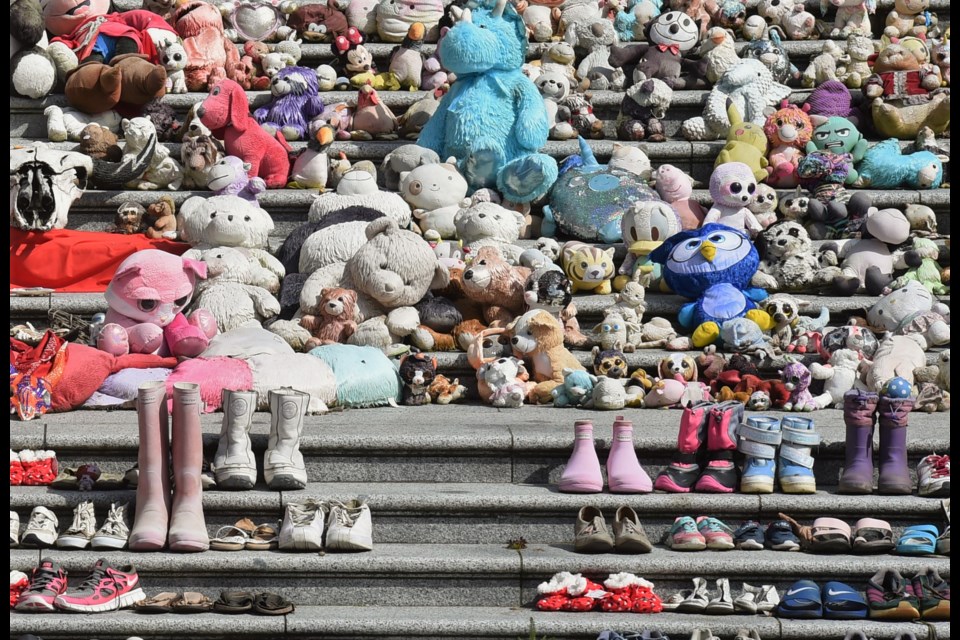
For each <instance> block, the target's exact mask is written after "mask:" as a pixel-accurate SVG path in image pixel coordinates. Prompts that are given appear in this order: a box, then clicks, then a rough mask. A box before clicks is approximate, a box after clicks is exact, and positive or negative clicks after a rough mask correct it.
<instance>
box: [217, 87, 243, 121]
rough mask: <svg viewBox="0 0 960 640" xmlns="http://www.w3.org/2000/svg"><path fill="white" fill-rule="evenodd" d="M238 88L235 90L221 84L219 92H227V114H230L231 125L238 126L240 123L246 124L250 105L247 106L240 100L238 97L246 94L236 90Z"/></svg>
mask: <svg viewBox="0 0 960 640" xmlns="http://www.w3.org/2000/svg"><path fill="white" fill-rule="evenodd" d="M238 88H239V87H237V88H235V87H234V86H226V84H225V83H221V89H220V90H221V91H225V92H227V94H228V95H227V100H228V105H227V112H228V113H229V114H230V121H231V122H232V123H233V125H234V126H235V127H236V126H239V125H241V123H243V122H246V121H247V119H248V118H249V117H250V105H248V104H247V101H246V99H240V98H239V97H238V96H240V95H243V96H244V97H245V96H246V94H244V93H243V90H242V89H240V90H239V91H238V90H237V89H238Z"/></svg>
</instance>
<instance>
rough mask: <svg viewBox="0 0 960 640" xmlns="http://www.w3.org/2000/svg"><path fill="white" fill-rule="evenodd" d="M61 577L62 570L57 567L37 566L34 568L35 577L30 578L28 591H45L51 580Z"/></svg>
mask: <svg viewBox="0 0 960 640" xmlns="http://www.w3.org/2000/svg"><path fill="white" fill-rule="evenodd" d="M58 579H60V572H59V571H58V570H56V569H48V568H46V567H37V568H36V569H34V570H33V577H32V578H31V579H30V586H29V587H28V588H27V591H43V590H45V589H46V588H47V587H48V586H49V585H50V583H51V582H53V581H54V580H58Z"/></svg>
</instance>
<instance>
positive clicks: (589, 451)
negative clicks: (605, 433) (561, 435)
mask: <svg viewBox="0 0 960 640" xmlns="http://www.w3.org/2000/svg"><path fill="white" fill-rule="evenodd" d="M559 488H560V491H563V492H564V493H600V492H601V491H603V474H602V473H601V471H600V459H599V458H597V449H596V447H594V444H593V422H591V421H590V420H577V421H576V422H574V423H573V453H572V454H570V459H569V460H567V466H566V467H564V468H563V475H561V476H560V487H559Z"/></svg>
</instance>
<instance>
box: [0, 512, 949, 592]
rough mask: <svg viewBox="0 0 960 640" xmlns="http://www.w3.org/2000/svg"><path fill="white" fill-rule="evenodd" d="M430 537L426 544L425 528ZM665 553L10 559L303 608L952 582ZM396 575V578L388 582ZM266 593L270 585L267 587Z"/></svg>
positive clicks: (809, 561)
mask: <svg viewBox="0 0 960 640" xmlns="http://www.w3.org/2000/svg"><path fill="white" fill-rule="evenodd" d="M424 533H425V535H426V536H427V537H429V533H428V530H424ZM693 555H694V554H691V553H690V552H683V551H673V550H670V549H665V548H661V547H657V548H655V549H654V550H653V551H652V552H651V553H650V554H647V555H645V556H643V558H642V564H641V565H639V566H638V564H637V561H638V558H637V556H635V555H615V554H600V555H585V554H578V553H574V552H573V550H572V547H571V546H568V545H556V546H548V545H540V544H531V545H529V546H528V547H527V548H526V549H523V550H513V549H509V548H507V546H506V544H505V543H504V544H498V545H477V544H469V545H460V544H430V543H426V544H376V543H375V545H374V549H373V551H368V552H361V553H336V552H328V553H324V552H321V553H312V552H311V553H293V552H290V553H288V552H283V551H233V552H225V551H206V552H203V553H198V554H172V553H162V552H161V553H134V552H129V551H115V552H99V551H60V550H53V549H44V550H26V549H13V550H11V551H10V568H11V570H20V571H29V570H30V569H31V568H33V567H34V566H36V564H37V563H38V562H39V561H40V559H41V558H50V559H52V560H54V561H55V562H58V563H60V564H61V565H62V566H63V568H64V570H65V571H66V572H67V574H68V577H70V576H73V577H75V578H84V577H86V575H87V574H88V572H89V570H90V568H91V567H92V566H93V565H94V563H95V562H96V561H97V560H98V559H99V558H105V559H106V560H107V561H108V562H110V563H111V564H117V565H124V564H129V563H132V564H133V565H134V566H135V567H136V568H137V572H138V573H139V575H140V580H141V585H142V588H143V589H144V590H145V591H146V593H148V594H154V593H158V592H161V591H186V590H189V591H199V592H202V593H204V594H206V595H207V596H208V597H210V598H213V599H215V598H216V597H217V595H218V594H219V592H220V590H221V589H243V590H253V589H257V588H269V589H270V590H271V591H274V592H275V593H279V594H280V595H282V596H284V597H286V598H287V599H288V600H292V601H293V602H295V603H297V604H301V605H325V606H328V605H334V606H404V605H407V604H410V603H415V602H417V603H423V602H431V603H434V604H435V605H436V606H437V607H451V606H488V607H515V606H531V605H533V603H534V602H536V600H537V585H538V584H540V583H541V582H543V581H545V580H548V579H549V578H550V576H552V575H553V574H555V573H557V572H560V571H570V572H572V573H584V574H586V575H588V576H590V577H593V578H594V579H596V578H598V577H599V578H600V579H603V578H605V577H606V576H607V575H609V574H611V573H617V572H620V571H629V572H636V573H638V574H639V575H642V576H643V577H644V578H646V579H648V580H651V581H652V582H653V583H654V584H655V585H656V590H657V592H658V594H660V595H661V596H662V597H665V596H666V595H668V594H670V593H673V592H675V591H679V590H680V589H683V588H689V584H690V580H691V579H692V578H694V577H698V576H702V577H705V578H707V580H708V581H711V587H712V580H714V579H716V578H719V577H727V578H730V579H731V582H733V584H732V585H731V587H732V589H733V591H734V592H735V593H739V592H740V591H741V589H742V584H741V583H742V582H747V583H749V584H754V585H755V584H772V585H775V586H777V588H778V589H781V590H783V589H787V588H789V586H790V585H791V584H793V582H795V581H796V580H800V579H811V580H816V581H819V582H823V581H827V580H840V581H842V582H847V583H850V584H851V586H854V587H856V588H858V589H864V588H865V587H866V582H867V580H868V579H869V578H870V577H871V576H872V575H873V574H874V573H876V572H877V571H879V570H881V569H888V568H889V569H895V570H897V571H899V572H900V573H901V574H904V575H906V576H908V577H912V576H913V575H915V574H916V573H918V572H920V571H923V570H924V568H925V567H927V566H932V567H934V568H936V569H937V570H938V571H939V572H940V574H941V576H943V577H944V578H945V579H947V580H949V579H950V561H949V559H948V558H936V557H922V558H918V557H912V558H911V557H904V556H890V555H882V556H852V555H812V554H806V553H796V552H794V553H790V552H785V551H728V552H714V551H702V552H698V553H696V554H695V557H693ZM387 576H389V580H386V579H385V578H386V577H387ZM266 585H269V587H266Z"/></svg>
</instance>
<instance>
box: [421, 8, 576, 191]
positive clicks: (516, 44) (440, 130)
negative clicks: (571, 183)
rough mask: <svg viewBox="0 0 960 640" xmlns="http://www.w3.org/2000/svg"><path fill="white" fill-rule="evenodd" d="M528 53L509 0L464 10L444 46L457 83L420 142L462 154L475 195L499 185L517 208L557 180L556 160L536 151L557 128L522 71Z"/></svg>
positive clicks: (460, 166)
mask: <svg viewBox="0 0 960 640" xmlns="http://www.w3.org/2000/svg"><path fill="white" fill-rule="evenodd" d="M526 53H527V41H526V31H525V27H524V24H523V20H521V18H520V16H519V15H517V12H516V10H515V9H514V8H513V7H512V6H507V2H506V0H498V1H497V4H496V6H495V7H494V8H493V9H489V8H486V7H484V6H482V5H481V6H480V7H478V8H476V9H474V10H472V11H471V10H470V9H465V10H464V12H463V17H462V18H461V20H460V21H459V22H457V24H456V25H455V26H454V27H453V28H452V29H450V31H448V32H447V34H446V36H444V38H443V41H442V42H441V43H440V57H441V59H442V60H443V65H444V67H446V69H447V70H448V71H450V72H452V73H455V74H456V76H457V81H456V82H455V83H454V84H453V85H452V86H451V88H450V91H449V92H448V93H447V94H446V95H445V96H444V97H443V99H442V100H441V101H440V105H439V106H438V107H437V110H436V112H434V114H433V116H431V117H430V120H428V121H427V124H426V125H425V126H424V127H423V130H422V131H421V132H420V138H419V139H418V141H417V144H419V145H420V146H422V147H426V148H428V149H432V150H433V151H436V152H437V153H438V154H439V155H440V157H441V158H449V157H451V156H453V157H455V158H456V159H457V168H458V169H459V170H460V173H461V174H462V175H463V176H464V177H466V179H467V182H468V183H469V185H470V188H471V190H476V189H481V188H484V187H496V188H497V190H499V191H500V192H501V193H502V194H503V196H504V197H505V198H506V199H508V200H512V201H513V202H518V203H525V202H531V201H533V200H536V199H537V198H539V197H540V196H542V195H544V194H545V193H546V192H547V191H549V190H550V187H551V186H552V185H553V182H554V181H555V180H556V179H557V163H556V161H555V160H554V159H553V158H551V157H550V156H547V155H545V154H542V153H537V151H538V150H539V149H540V148H541V147H542V146H543V145H544V144H546V142H547V134H548V132H549V128H550V127H549V123H548V121H547V109H546V107H545V105H544V102H543V98H542V97H541V96H540V92H539V91H537V88H536V87H535V86H534V84H533V82H531V81H530V79H529V78H527V77H526V76H525V75H523V73H522V72H521V71H520V67H521V66H523V63H524V62H525V60H526Z"/></svg>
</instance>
